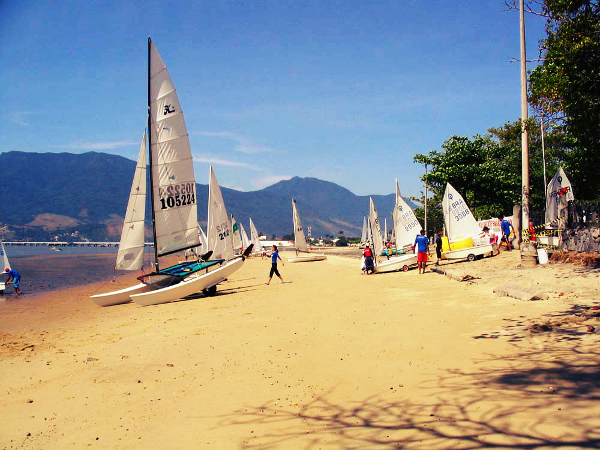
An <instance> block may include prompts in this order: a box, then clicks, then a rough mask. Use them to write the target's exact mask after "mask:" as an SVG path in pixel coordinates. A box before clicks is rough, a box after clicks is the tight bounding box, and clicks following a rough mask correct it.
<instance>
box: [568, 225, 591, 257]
mask: <svg viewBox="0 0 600 450" xmlns="http://www.w3.org/2000/svg"><path fill="white" fill-rule="evenodd" d="M559 248H560V249H561V250H569V251H574V252H579V253H583V252H596V253H599V252H600V228H599V227H584V226H577V227H575V228H572V229H569V230H565V231H564V232H563V233H562V243H561V245H560V246H559Z"/></svg>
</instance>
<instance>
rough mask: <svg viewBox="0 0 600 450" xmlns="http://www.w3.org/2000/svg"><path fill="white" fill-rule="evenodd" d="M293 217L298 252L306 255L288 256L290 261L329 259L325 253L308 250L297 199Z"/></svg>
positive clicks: (293, 203) (293, 208)
mask: <svg viewBox="0 0 600 450" xmlns="http://www.w3.org/2000/svg"><path fill="white" fill-rule="evenodd" d="M292 217H293V219H294V240H295V243H296V244H295V245H296V251H297V252H304V253H306V254H305V255H299V254H296V256H295V257H292V258H288V262H291V263H297V262H309V261H323V260H325V259H327V256H325V255H318V254H315V253H309V252H308V245H306V237H305V235H304V228H302V222H301V221H300V214H298V208H297V207H296V200H294V199H292Z"/></svg>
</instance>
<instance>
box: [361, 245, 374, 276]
mask: <svg viewBox="0 0 600 450" xmlns="http://www.w3.org/2000/svg"><path fill="white" fill-rule="evenodd" d="M363 256H364V257H365V268H366V273H367V275H369V270H370V271H371V273H374V272H375V265H374V264H373V250H371V247H369V244H367V246H366V247H365V251H364V252H363Z"/></svg>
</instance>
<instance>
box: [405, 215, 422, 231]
mask: <svg viewBox="0 0 600 450" xmlns="http://www.w3.org/2000/svg"><path fill="white" fill-rule="evenodd" d="M400 222H401V223H402V226H403V227H404V230H405V231H410V230H411V229H412V228H415V227H417V226H419V221H418V220H417V218H416V217H415V215H414V214H413V213H412V211H411V212H409V213H404V214H402V215H401V216H400Z"/></svg>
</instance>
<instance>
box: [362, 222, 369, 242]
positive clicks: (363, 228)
mask: <svg viewBox="0 0 600 450" xmlns="http://www.w3.org/2000/svg"><path fill="white" fill-rule="evenodd" d="M367 239H368V237H367V218H366V217H363V226H362V235H361V237H360V242H367Z"/></svg>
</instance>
